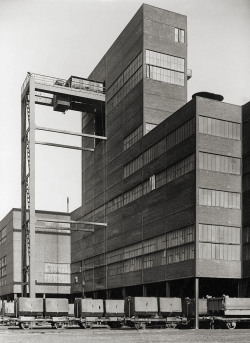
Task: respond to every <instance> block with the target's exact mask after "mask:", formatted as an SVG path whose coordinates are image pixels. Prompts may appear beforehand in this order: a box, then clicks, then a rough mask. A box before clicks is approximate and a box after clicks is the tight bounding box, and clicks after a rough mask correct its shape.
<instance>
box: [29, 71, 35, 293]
mask: <svg viewBox="0 0 250 343" xmlns="http://www.w3.org/2000/svg"><path fill="white" fill-rule="evenodd" d="M29 102H30V104H29V105H30V132H29V139H30V141H29V146H30V182H29V192H30V210H29V224H30V230H29V235H30V237H29V239H30V255H29V294H30V297H31V298H33V297H35V296H36V293H35V275H36V246H35V226H36V215H35V129H36V128H35V80H34V78H32V77H31V78H30V98H29Z"/></svg>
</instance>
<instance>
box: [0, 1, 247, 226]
mask: <svg viewBox="0 0 250 343" xmlns="http://www.w3.org/2000/svg"><path fill="white" fill-rule="evenodd" d="M145 2H146V3H147V4H151V5H154V6H157V7H160V8H164V9H166V10H170V11H173V12H177V13H181V14H184V15H187V17H188V67H189V68H191V69H192V70H193V77H192V79H191V80H190V81H189V83H188V100H190V99H191V96H192V94H193V93H195V92H197V91H211V92H214V93H219V94H222V95H223V96H224V98H225V99H224V101H225V102H229V103H233V104H236V105H243V104H245V103H246V102H248V101H250V92H249V80H250V38H249V37H250V1H249V0H237V1H236V0H209V1H208V0H178V1H177V0H145ZM142 3H143V1H141V0H0V46H1V51H0V70H1V74H0V75H1V83H0V220H1V219H2V218H3V217H4V216H5V215H6V214H7V213H8V212H9V211H10V210H11V208H12V207H20V206H21V153H20V152H21V143H20V142H21V138H20V136H21V134H20V132H21V129H20V128H21V124H20V117H21V115H20V109H21V106H20V96H21V90H20V89H21V85H22V83H23V81H24V79H25V77H26V73H27V72H28V71H30V72H33V73H39V74H44V75H49V76H56V77H58V78H65V79H68V78H69V77H70V76H71V75H78V76H81V77H87V76H88V75H89V74H90V72H91V71H92V69H93V68H94V67H95V65H96V64H97V63H98V62H99V60H100V59H101V57H102V56H103V55H104V54H105V52H106V51H107V49H108V48H109V47H110V45H111V44H112V43H113V42H114V40H115V39H116V38H117V36H118V35H119V34H120V32H121V31H122V30H123V28H124V27H125V26H126V25H127V23H128V22H129V20H130V19H131V18H132V17H133V15H134V14H135V12H136V11H137V10H138V9H139V7H140V6H141V4H142ZM36 123H37V124H38V125H41V126H48V127H49V126H50V127H55V128H59V127H60V128H64V129H67V130H72V131H79V130H80V114H79V113H77V112H71V113H70V112H66V115H63V114H61V113H59V112H58V113H57V112H53V111H52V109H51V108H46V107H44V106H36ZM61 136H62V135H58V136H57V137H58V138H57V139H55V137H54V135H53V134H51V133H50V134H49V133H42V132H39V135H38V134H37V140H44V141H57V142H61V143H65V144H72V145H74V144H75V145H78V144H79V145H80V140H79V138H74V137H67V136H65V135H63V137H61ZM67 196H69V197H70V211H72V210H74V209H75V208H77V207H78V206H80V205H81V153H80V151H74V150H67V149H58V148H52V147H44V146H37V147H36V209H40V210H42V209H43V210H51V211H66V198H67Z"/></svg>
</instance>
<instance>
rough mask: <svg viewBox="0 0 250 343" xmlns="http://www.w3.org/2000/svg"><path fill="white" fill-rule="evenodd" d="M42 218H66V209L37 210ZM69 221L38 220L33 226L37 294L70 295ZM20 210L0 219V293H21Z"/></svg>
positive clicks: (4, 296)
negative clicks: (64, 210) (52, 210)
mask: <svg viewBox="0 0 250 343" xmlns="http://www.w3.org/2000/svg"><path fill="white" fill-rule="evenodd" d="M36 215H37V216H39V217H40V218H45V219H48V218H50V219H52V220H53V219H54V220H55V219H61V220H68V219H69V218H70V214H69V213H61V212H48V211H36ZM69 228H70V225H69V224H67V223H65V224H62V223H61V224H60V228H58V224H57V223H53V224H51V223H49V222H42V221H41V222H39V225H38V223H37V226H36V235H35V243H36V253H35V259H36V260H35V267H36V269H35V270H36V274H35V279H36V293H37V294H36V296H37V297H68V298H69V296H70V286H71V284H70V262H71V251H70V248H71V247H70V230H69ZM21 285H22V248H21V210H20V209H17V208H13V209H12V210H11V211H10V212H9V213H8V214H7V215H6V216H5V217H4V218H3V219H2V220H1V222H0V297H1V299H5V300H8V301H10V300H13V299H14V298H15V297H19V296H20V295H21V294H22V288H21Z"/></svg>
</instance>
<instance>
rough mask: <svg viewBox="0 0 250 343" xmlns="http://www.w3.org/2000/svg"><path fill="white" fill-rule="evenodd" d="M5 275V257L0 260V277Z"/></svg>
mask: <svg viewBox="0 0 250 343" xmlns="http://www.w3.org/2000/svg"><path fill="white" fill-rule="evenodd" d="M6 275H7V256H4V257H3V258H1V259H0V277H4V276H6Z"/></svg>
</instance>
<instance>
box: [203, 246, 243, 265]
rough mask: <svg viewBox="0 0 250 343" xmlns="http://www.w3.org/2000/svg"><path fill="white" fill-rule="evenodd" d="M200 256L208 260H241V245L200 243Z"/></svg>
mask: <svg viewBox="0 0 250 343" xmlns="http://www.w3.org/2000/svg"><path fill="white" fill-rule="evenodd" d="M199 258H200V259H206V260H224V261H240V245H236V244H218V243H217V244H216V243H199Z"/></svg>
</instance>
